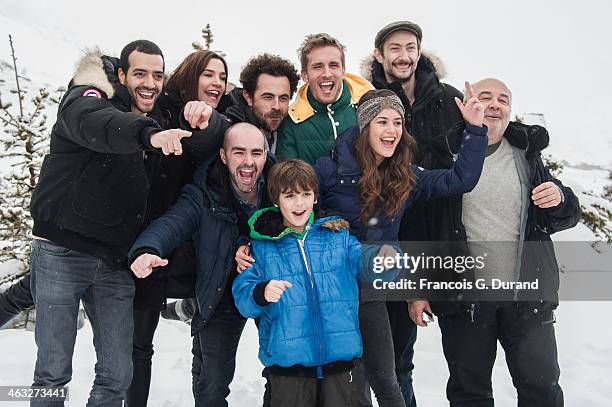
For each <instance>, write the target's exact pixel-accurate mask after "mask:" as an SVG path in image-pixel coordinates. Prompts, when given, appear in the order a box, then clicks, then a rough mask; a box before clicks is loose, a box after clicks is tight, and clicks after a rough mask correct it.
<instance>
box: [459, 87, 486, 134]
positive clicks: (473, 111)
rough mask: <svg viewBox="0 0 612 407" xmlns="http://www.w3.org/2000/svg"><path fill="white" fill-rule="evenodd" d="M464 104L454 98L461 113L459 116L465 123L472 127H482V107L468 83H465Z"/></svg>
mask: <svg viewBox="0 0 612 407" xmlns="http://www.w3.org/2000/svg"><path fill="white" fill-rule="evenodd" d="M465 99H466V100H465V103H462V102H461V100H460V99H459V98H457V97H456V98H455V103H457V107H458V108H459V110H460V111H461V115H463V118H464V119H465V121H466V122H468V123H470V124H471V125H473V126H478V127H482V123H483V121H484V106H483V104H482V103H480V100H478V96H477V95H476V92H475V91H474V88H473V87H472V85H471V84H470V83H469V82H467V81H466V82H465Z"/></svg>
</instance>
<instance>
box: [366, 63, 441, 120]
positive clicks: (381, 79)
mask: <svg viewBox="0 0 612 407" xmlns="http://www.w3.org/2000/svg"><path fill="white" fill-rule="evenodd" d="M370 69H371V74H372V84H373V85H374V87H376V88H377V89H390V90H393V91H394V92H395V93H397V94H398V95H399V96H400V98H402V102H404V104H405V105H406V103H407V99H406V95H405V94H404V89H403V88H402V84H401V83H400V82H393V83H388V82H387V78H386V77H385V71H384V69H383V66H382V64H381V63H379V62H378V61H376V59H372V63H371V68H370ZM414 75H415V76H416V83H415V90H414V99H415V103H414V106H412V109H413V110H414V109H418V108H419V106H422V105H425V104H427V103H428V102H429V100H431V98H432V97H434V96H436V95H437V94H439V93H440V89H439V84H440V80H439V78H438V72H437V70H436V67H435V65H434V63H433V62H432V61H431V59H430V58H429V57H428V56H426V55H423V54H421V58H419V62H418V64H417V68H416V71H415V73H414Z"/></svg>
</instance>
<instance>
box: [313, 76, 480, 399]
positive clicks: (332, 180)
mask: <svg viewBox="0 0 612 407" xmlns="http://www.w3.org/2000/svg"><path fill="white" fill-rule="evenodd" d="M468 96H469V98H468V100H467V101H466V103H465V104H461V103H460V102H458V106H459V108H460V110H461V112H462V114H463V117H464V119H465V121H466V129H465V132H464V145H463V147H462V148H461V151H460V153H459V156H458V159H457V161H456V163H455V165H454V166H453V168H452V169H449V170H433V171H428V170H425V169H423V168H420V167H417V166H415V165H413V164H412V157H413V155H414V151H415V148H416V143H415V141H414V139H413V138H412V136H411V135H410V134H409V133H408V132H407V131H406V128H405V127H404V107H403V105H402V103H401V100H400V99H399V98H398V97H397V96H396V95H395V93H394V92H392V91H390V90H372V91H369V92H367V93H366V94H364V95H363V97H362V98H361V100H360V101H359V105H358V108H357V119H358V126H357V127H354V128H352V129H349V130H347V131H346V132H344V133H343V134H341V135H340V136H338V139H337V140H336V145H335V149H334V151H333V153H332V156H331V157H324V158H321V159H319V160H318V161H317V163H316V164H315V168H316V170H317V174H318V176H319V181H320V199H319V202H320V203H321V209H322V210H324V211H326V212H330V213H335V214H338V215H340V216H342V217H343V218H345V219H346V220H347V221H348V222H349V223H350V226H351V232H352V233H353V234H354V235H355V236H356V237H357V238H358V239H359V240H360V241H362V242H366V241H391V242H393V241H397V238H398V232H399V227H400V220H401V218H402V215H403V213H404V211H405V209H406V208H407V207H408V206H410V204H412V203H413V202H415V201H417V200H421V199H435V198H440V197H443V196H449V195H453V194H458V193H462V192H465V191H469V190H471V189H472V188H473V187H474V186H475V185H476V183H477V182H478V178H479V176H480V172H481V170H482V165H483V162H484V157H485V150H486V146H487V137H486V134H487V130H486V128H484V127H482V122H483V118H484V109H483V107H482V104H481V103H480V102H479V101H478V99H477V98H476V97H475V95H473V93H472V92H471V87H470V86H469V84H468ZM359 314H360V315H359V319H360V325H361V328H360V329H361V334H362V339H363V349H364V351H363V363H364V366H365V370H366V375H367V378H368V380H369V382H370V385H371V386H372V389H373V390H374V394H375V395H376V398H377V400H378V404H379V405H380V406H381V407H388V406H393V407H397V406H399V407H403V406H406V405H409V406H410V405H416V404H415V403H416V402H415V401H414V399H413V400H406V401H404V398H403V396H402V393H401V392H400V385H399V383H398V380H397V377H396V374H395V359H394V352H393V340H392V336H391V326H390V323H389V317H388V314H387V309H386V307H385V301H384V299H377V300H372V299H364V298H363V296H362V298H361V303H360V308H359ZM403 385H406V384H403ZM407 385H410V386H412V384H411V383H408V384H407Z"/></svg>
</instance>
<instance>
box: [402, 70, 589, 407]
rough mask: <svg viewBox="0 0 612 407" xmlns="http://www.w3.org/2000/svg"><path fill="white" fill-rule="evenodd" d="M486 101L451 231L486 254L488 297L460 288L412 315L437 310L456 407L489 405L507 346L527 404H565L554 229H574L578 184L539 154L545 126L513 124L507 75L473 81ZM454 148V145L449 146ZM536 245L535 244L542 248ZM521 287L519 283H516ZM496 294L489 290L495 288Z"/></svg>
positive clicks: (420, 305) (416, 307)
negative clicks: (483, 134) (476, 171)
mask: <svg viewBox="0 0 612 407" xmlns="http://www.w3.org/2000/svg"><path fill="white" fill-rule="evenodd" d="M473 86H474V90H475V91H476V94H477V95H478V98H479V100H480V101H481V102H482V104H483V105H484V107H485V117H484V123H485V124H486V125H487V127H488V137H489V147H488V152H487V157H486V159H485V164H484V166H483V170H482V175H481V177H480V180H479V182H478V184H477V185H476V187H475V188H474V189H473V190H472V191H471V192H469V193H466V194H463V196H459V197H458V199H457V200H456V205H454V206H453V207H452V208H450V209H449V211H448V212H449V213H442V214H440V216H443V217H445V218H448V219H449V221H448V228H453V229H454V231H450V232H451V233H452V232H454V233H455V234H456V235H457V237H458V239H459V240H465V241H467V242H468V243H469V248H470V251H471V252H472V253H475V252H478V253H483V252H486V253H488V256H487V258H486V261H485V267H484V268H483V269H482V270H478V269H475V270H474V278H475V281H479V280H480V281H482V282H483V286H484V287H486V289H483V290H482V293H489V294H488V297H486V299H485V298H484V297H483V296H482V293H481V294H480V296H479V297H474V296H472V294H473V293H469V294H468V293H465V292H464V293H459V295H460V296H461V297H459V298H462V299H463V301H458V300H455V301H454V302H450V301H449V302H440V303H433V302H432V306H431V308H430V305H429V303H428V302H427V301H416V302H413V303H411V305H410V316H411V318H412V319H413V320H414V321H415V323H416V324H417V325H420V326H427V323H426V322H425V321H424V319H423V313H424V312H426V313H430V312H431V311H432V308H433V312H434V313H436V314H437V315H438V320H439V322H440V330H441V332H442V344H443V348H444V355H445V357H446V361H447V363H448V368H449V372H450V377H449V380H448V384H447V388H446V391H447V397H448V399H449V401H450V405H451V406H456V407H459V406H470V407H480V406H487V407H489V406H491V407H492V406H493V405H494V404H493V403H494V402H493V390H492V387H491V373H492V368H493V364H494V362H495V356H496V350H497V341H498V340H499V342H500V343H501V345H502V347H503V349H504V351H505V354H506V363H507V364H508V369H509V371H510V375H511V376H512V382H513V384H514V386H515V387H516V390H517V394H518V405H520V406H521V407H529V406H533V407H536V406H537V407H547V406H551V407H552V406H562V405H563V392H562V390H561V387H560V386H559V382H558V380H559V364H558V362H557V348H556V341H555V333H554V329H553V323H554V322H555V317H554V313H553V311H554V309H555V308H556V307H557V305H558V296H557V290H558V284H559V283H558V278H559V277H558V268H557V263H556V259H555V256H554V250H553V249H552V244H551V241H550V236H549V235H550V234H552V233H555V232H558V231H561V230H565V229H568V228H571V227H573V226H575V225H576V223H577V222H578V219H579V217H580V205H579V203H578V199H577V198H576V196H575V195H574V193H573V192H572V190H571V189H570V188H568V187H566V186H564V185H563V184H562V183H561V182H560V181H559V180H557V179H554V178H553V177H552V176H551V175H550V173H549V171H548V170H547V169H546V168H545V167H544V164H543V163H542V159H541V156H540V152H541V151H542V150H543V149H544V148H546V146H548V140H549V137H548V132H547V131H546V129H544V128H543V127H540V126H528V125H525V124H520V123H516V122H511V121H510V115H511V111H512V109H511V108H512V92H511V91H510V89H509V88H508V86H507V85H506V84H505V83H503V82H502V81H500V80H498V79H494V78H487V79H483V80H481V81H479V82H477V83H475V84H474V85H473ZM449 145H451V146H452V147H451V148H456V147H457V145H456V144H455V145H454V146H453V143H450V144H449ZM531 242H538V243H537V244H534V243H531ZM536 280H538V282H539V288H540V290H535V291H533V292H527V291H521V290H514V289H509V290H505V291H504V290H496V289H494V287H496V284H495V281H503V282H508V283H515V282H533V281H536ZM514 287H517V286H513V288H514ZM491 293H492V294H491Z"/></svg>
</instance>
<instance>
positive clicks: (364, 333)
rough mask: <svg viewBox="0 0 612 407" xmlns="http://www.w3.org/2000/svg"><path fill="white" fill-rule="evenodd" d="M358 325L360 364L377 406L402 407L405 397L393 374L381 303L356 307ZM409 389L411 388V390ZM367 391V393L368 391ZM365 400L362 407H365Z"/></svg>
mask: <svg viewBox="0 0 612 407" xmlns="http://www.w3.org/2000/svg"><path fill="white" fill-rule="evenodd" d="M359 325H360V330H361V337H362V340H363V358H362V360H363V364H364V366H365V372H366V378H367V380H368V382H369V383H370V386H372V390H373V391H374V395H375V396H376V400H377V401H378V405H379V406H380V407H404V406H405V405H406V404H405V403H404V398H403V397H402V393H401V391H400V386H399V383H398V380H397V376H396V373H395V357H394V352H393V339H392V335H391V326H390V324H389V317H388V314H387V308H386V307H385V303H384V302H383V301H370V302H361V303H360V304H359ZM411 389H412V387H411ZM368 392H369V390H368ZM365 403H366V401H365V399H363V400H362V405H365Z"/></svg>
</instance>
